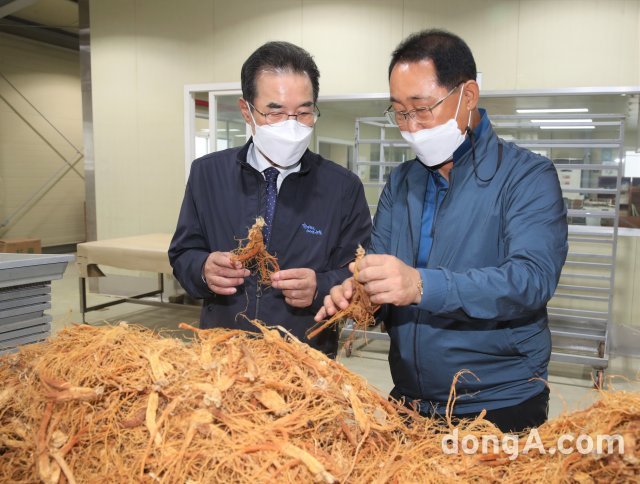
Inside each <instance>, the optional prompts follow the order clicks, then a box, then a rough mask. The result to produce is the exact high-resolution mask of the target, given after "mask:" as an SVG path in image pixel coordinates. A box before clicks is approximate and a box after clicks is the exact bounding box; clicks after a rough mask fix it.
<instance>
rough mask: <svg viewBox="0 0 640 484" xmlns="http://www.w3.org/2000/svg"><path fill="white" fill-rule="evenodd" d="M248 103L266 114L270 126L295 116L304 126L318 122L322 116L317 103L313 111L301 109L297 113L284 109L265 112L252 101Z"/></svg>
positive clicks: (263, 114)
mask: <svg viewBox="0 0 640 484" xmlns="http://www.w3.org/2000/svg"><path fill="white" fill-rule="evenodd" d="M247 104H248V105H249V107H250V108H251V109H252V110H254V111H255V112H256V113H258V114H261V115H262V116H264V120H265V121H266V123H267V124H268V125H269V126H273V125H277V124H280V123H284V122H285V121H287V120H288V119H289V118H295V120H296V121H297V122H298V124H300V125H302V126H313V125H314V124H316V121H318V118H319V117H320V110H319V109H318V106H316V105H315V104H314V105H313V110H312V111H301V112H299V113H296V114H288V113H285V112H282V111H270V112H268V113H263V112H261V111H258V109H256V107H255V106H254V105H253V104H251V103H250V102H248V101H247Z"/></svg>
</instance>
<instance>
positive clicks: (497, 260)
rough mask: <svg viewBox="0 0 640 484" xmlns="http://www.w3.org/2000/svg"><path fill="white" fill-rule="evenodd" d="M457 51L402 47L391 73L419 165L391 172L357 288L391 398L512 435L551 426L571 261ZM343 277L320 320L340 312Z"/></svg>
mask: <svg viewBox="0 0 640 484" xmlns="http://www.w3.org/2000/svg"><path fill="white" fill-rule="evenodd" d="M475 79H476V66H475V61H474V59H473V55H472V54H471V51H470V49H469V47H468V46H467V45H466V43H465V42H464V41H463V40H462V39H460V38H459V37H457V36H455V35H453V34H450V33H448V32H444V31H439V30H430V31H423V32H420V33H417V34H414V35H411V36H410V37H409V38H407V39H406V40H405V41H403V42H402V43H401V44H400V45H399V46H398V48H397V49H396V51H395V52H394V53H393V55H392V60H391V64H390V66H389V84H390V94H391V106H390V107H389V109H388V110H387V112H386V114H387V115H388V117H389V120H390V122H392V123H393V124H395V125H396V126H398V127H399V129H400V131H401V134H402V136H403V138H404V139H405V140H406V141H407V142H408V144H409V145H410V146H411V147H412V148H413V150H414V151H415V153H416V155H417V159H415V160H411V161H408V162H406V163H403V164H402V165H401V166H399V167H398V168H396V169H395V170H394V171H393V172H392V173H391V175H390V178H389V180H388V182H387V184H386V186H385V188H384V191H383V193H382V195H381V197H380V201H379V203H378V209H377V211H376V216H375V219H374V228H373V232H372V235H371V244H370V246H369V254H371V255H367V256H366V257H365V258H364V259H362V261H361V262H360V263H359V265H358V269H359V275H358V280H359V281H360V282H361V283H363V284H364V288H365V290H366V291H367V293H368V294H369V296H370V297H371V301H372V302H373V303H376V304H384V305H385V306H384V307H383V309H382V312H381V319H383V320H384V322H385V324H386V327H387V329H388V332H389V336H390V338H391V349H390V353H389V364H390V367H391V373H392V377H393V381H394V384H395V387H394V389H393V391H392V392H391V396H393V397H395V398H397V399H400V400H403V401H404V402H405V403H406V404H408V405H409V404H415V405H417V406H418V408H419V410H420V411H421V412H422V413H424V414H427V415H432V414H436V415H443V414H444V412H445V407H446V404H447V399H448V396H449V389H450V387H451V384H452V382H453V380H454V375H455V374H456V373H457V372H459V371H461V370H469V371H471V372H473V376H472V375H471V374H466V375H465V376H463V377H462V378H461V379H460V380H459V381H458V382H457V385H456V389H457V396H458V398H457V401H456V403H455V407H454V415H456V416H458V417H474V416H476V415H478V414H479V413H480V412H481V411H482V410H483V409H484V410H487V416H486V418H487V419H489V420H491V421H493V422H494V423H495V424H496V425H498V427H500V428H501V429H502V430H503V431H520V430H522V429H524V428H527V427H533V426H537V425H540V424H541V423H543V422H544V421H545V420H546V418H547V409H548V399H549V393H548V390H547V387H546V386H545V382H544V380H546V379H547V377H548V374H547V367H548V363H549V358H550V354H551V336H550V332H549V328H548V319H547V308H546V304H547V302H548V300H549V299H550V298H551V297H552V295H553V293H554V291H555V288H556V285H557V283H558V279H559V277H560V271H561V269H562V266H563V264H564V261H565V258H566V255H567V248H568V245H567V221H566V210H565V207H564V203H563V200H562V193H561V190H560V184H559V182H558V176H557V172H556V170H555V168H554V166H553V163H552V162H551V161H550V160H549V159H547V158H544V157H542V156H540V155H537V154H534V153H532V152H530V151H528V150H525V149H523V148H520V147H518V146H516V145H514V144H512V143H508V142H505V141H503V140H501V139H499V138H498V137H497V136H496V134H495V133H494V131H493V129H492V127H491V123H490V122H489V118H488V116H487V114H486V112H485V111H484V110H483V109H479V108H478V101H479V87H478V84H477V83H476V81H475ZM352 293H353V291H352V280H351V279H349V280H347V281H345V282H344V283H343V284H342V285H341V286H336V287H335V288H333V289H332V290H331V295H330V296H328V297H327V298H325V304H324V307H323V308H322V309H321V310H320V311H319V312H318V314H317V316H316V319H317V320H321V319H322V318H324V317H325V316H327V315H329V316H330V315H332V314H334V313H335V312H336V310H337V309H338V308H344V307H346V305H347V304H348V301H349V299H350V298H351V296H352Z"/></svg>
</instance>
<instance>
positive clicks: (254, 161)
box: [247, 144, 300, 191]
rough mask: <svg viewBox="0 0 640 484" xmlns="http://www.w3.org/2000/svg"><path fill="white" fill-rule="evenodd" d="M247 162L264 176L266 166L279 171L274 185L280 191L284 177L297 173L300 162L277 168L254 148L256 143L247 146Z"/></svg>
mask: <svg viewBox="0 0 640 484" xmlns="http://www.w3.org/2000/svg"><path fill="white" fill-rule="evenodd" d="M247 163H249V165H251V166H252V167H253V168H255V169H256V170H258V171H259V172H260V173H262V176H264V170H266V169H267V168H271V167H273V168H275V169H276V170H278V172H279V173H280V174H279V175H278V180H277V181H276V186H277V188H278V191H280V186H281V185H282V182H283V181H284V179H285V178H286V177H287V176H289V175H290V174H291V173H297V172H299V171H300V163H297V164H295V165H294V166H292V167H291V168H278V167H277V166H273V165H272V164H271V163H269V160H267V159H266V158H265V156H264V155H263V154H262V153H260V150H259V149H257V148H256V145H254V144H251V146H249V152H248V153H247Z"/></svg>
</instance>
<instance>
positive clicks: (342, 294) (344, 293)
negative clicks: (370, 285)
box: [313, 268, 353, 323]
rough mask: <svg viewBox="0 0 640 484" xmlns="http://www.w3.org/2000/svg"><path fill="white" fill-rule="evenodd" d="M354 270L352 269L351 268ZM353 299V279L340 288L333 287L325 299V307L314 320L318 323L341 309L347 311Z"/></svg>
mask: <svg viewBox="0 0 640 484" xmlns="http://www.w3.org/2000/svg"><path fill="white" fill-rule="evenodd" d="M351 269H352V268H351ZM352 297H353V277H350V278H349V279H347V280H346V281H344V282H343V283H342V284H340V285H339V286H333V287H332V288H331V291H329V294H328V295H326V296H325V297H324V306H322V307H321V308H320V310H319V311H318V312H317V313H316V315H315V317H314V318H313V319H314V320H315V321H316V322H318V323H319V322H320V321H323V320H325V319H327V318H330V317H331V316H333V315H334V314H336V313H337V312H338V311H339V310H340V309H346V308H347V306H349V303H350V302H351V298H352Z"/></svg>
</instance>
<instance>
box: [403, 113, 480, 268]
mask: <svg viewBox="0 0 640 484" xmlns="http://www.w3.org/2000/svg"><path fill="white" fill-rule="evenodd" d="M479 111H480V116H481V118H480V122H479V123H478V126H476V127H475V129H474V130H473V134H474V136H475V137H476V138H478V137H480V135H481V134H482V132H483V131H484V130H485V129H486V127H487V125H488V124H489V118H488V117H487V116H484V113H485V110H484V109H479ZM469 149H471V140H470V139H469V136H466V137H465V140H464V141H463V142H462V144H461V145H460V146H459V147H458V148H457V149H456V151H454V153H453V163H454V164H455V163H456V161H458V160H459V159H460V157H462V155H464V154H465V153H466V152H467V151H468V150H469ZM429 174H430V175H431V176H429V177H428V178H427V180H428V181H427V190H426V191H425V194H424V206H423V209H422V224H421V228H420V245H419V246H418V260H417V262H416V266H417V267H422V268H426V267H427V261H428V259H429V252H431V245H432V244H433V233H432V229H433V222H434V221H435V217H436V215H437V213H438V208H439V207H440V205H441V204H442V200H444V197H445V195H446V194H447V190H448V189H449V182H448V181H447V179H446V178H444V177H443V176H442V175H441V174H440V173H439V172H438V170H431V169H429Z"/></svg>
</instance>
